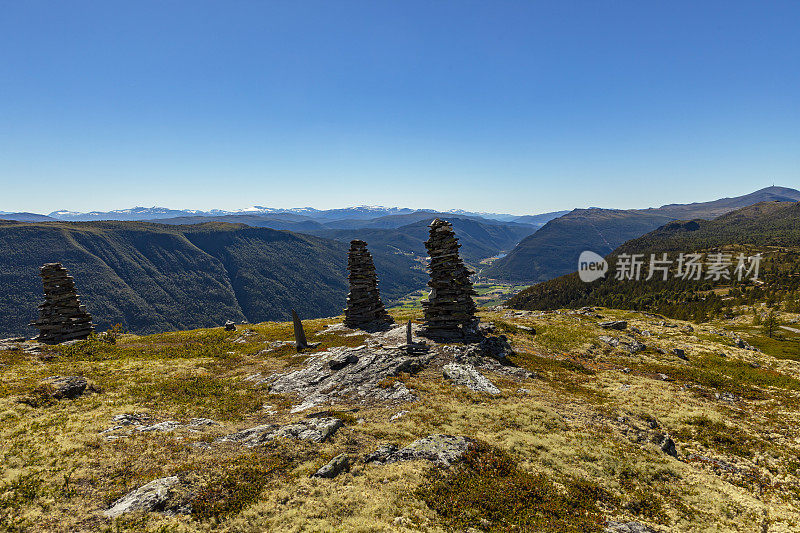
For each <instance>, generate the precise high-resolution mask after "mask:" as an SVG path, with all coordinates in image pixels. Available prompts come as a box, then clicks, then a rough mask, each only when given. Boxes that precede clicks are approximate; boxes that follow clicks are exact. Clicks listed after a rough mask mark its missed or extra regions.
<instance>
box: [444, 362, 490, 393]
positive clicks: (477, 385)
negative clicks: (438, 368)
mask: <svg viewBox="0 0 800 533" xmlns="http://www.w3.org/2000/svg"><path fill="white" fill-rule="evenodd" d="M442 374H443V375H444V377H445V379H448V380H450V381H452V382H453V383H454V384H456V385H462V386H464V387H467V388H468V389H470V390H473V391H475V392H486V393H488V394H500V389H498V388H497V387H496V386H495V384H494V383H492V382H491V381H489V380H488V379H486V378H485V377H484V376H483V375H482V374H481V373H480V372H478V371H477V370H476V369H475V367H473V366H469V365H461V364H458V363H449V364H446V365H445V366H444V368H442Z"/></svg>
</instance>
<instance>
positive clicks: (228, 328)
mask: <svg viewBox="0 0 800 533" xmlns="http://www.w3.org/2000/svg"><path fill="white" fill-rule="evenodd" d="M225 331H236V324H235V323H234V322H233V320H228V321H227V322H225Z"/></svg>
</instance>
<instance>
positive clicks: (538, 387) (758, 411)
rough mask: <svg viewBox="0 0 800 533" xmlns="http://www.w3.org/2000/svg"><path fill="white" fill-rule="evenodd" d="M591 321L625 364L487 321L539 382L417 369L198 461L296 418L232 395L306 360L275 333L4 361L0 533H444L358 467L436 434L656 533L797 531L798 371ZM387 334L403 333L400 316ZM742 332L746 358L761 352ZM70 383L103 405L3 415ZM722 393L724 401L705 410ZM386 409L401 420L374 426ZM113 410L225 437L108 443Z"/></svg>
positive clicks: (569, 319) (571, 331)
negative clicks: (387, 400)
mask: <svg viewBox="0 0 800 533" xmlns="http://www.w3.org/2000/svg"><path fill="white" fill-rule="evenodd" d="M601 313H602V314H603V315H604V316H605V319H612V318H613V319H625V320H628V322H629V325H631V326H635V327H637V328H639V329H640V330H642V331H645V330H646V331H649V332H650V335H649V336H640V335H637V336H636V337H637V338H638V339H640V340H642V341H643V342H644V343H646V344H647V349H646V350H644V351H642V352H638V353H636V354H630V353H628V352H626V351H625V350H623V349H621V347H617V348H612V347H610V346H608V345H607V344H605V343H604V342H602V341H600V340H598V336H599V335H603V334H605V335H612V336H616V337H624V336H625V335H627V334H629V333H624V332H615V331H611V332H609V331H606V330H602V329H600V328H599V327H598V326H597V322H598V320H597V319H594V318H588V317H584V316H580V315H575V314H570V313H567V312H563V313H558V314H556V313H549V314H537V313H527V314H524V315H522V316H509V315H505V314H504V313H503V312H484V313H483V316H482V319H483V320H484V321H485V322H494V323H496V324H497V325H498V327H499V328H500V329H501V330H503V331H504V332H505V333H506V334H507V335H508V336H509V337H510V339H511V341H512V344H513V345H514V347H515V349H516V350H517V352H518V353H517V355H516V356H515V358H514V361H515V363H516V364H518V365H519V366H522V367H525V368H527V369H528V370H530V371H533V372H535V373H536V374H537V376H538V377H536V378H534V379H530V380H518V379H512V378H508V377H504V376H502V375H498V374H492V373H487V377H489V378H490V379H492V380H493V381H494V382H495V383H496V384H497V385H498V387H499V388H500V389H501V391H502V394H501V395H499V396H496V397H491V396H487V395H483V394H478V393H472V392H469V391H467V390H464V389H461V388H455V387H453V386H452V385H451V384H449V383H448V382H447V381H445V380H444V379H443V378H442V375H441V369H440V367H439V366H432V367H429V368H427V369H425V370H424V371H422V372H421V373H419V374H417V375H415V376H407V377H403V378H402V379H403V380H404V381H405V383H406V384H407V386H409V387H411V388H413V389H415V390H416V391H417V393H418V395H419V398H420V399H419V401H417V402H413V403H410V404H401V405H387V404H375V405H363V404H360V403H353V404H347V403H344V404H342V405H334V406H328V407H326V409H333V410H338V411H342V412H345V413H346V414H347V416H345V417H344V418H346V419H347V422H348V423H347V425H346V426H345V427H344V428H343V429H341V430H340V431H339V432H338V433H336V435H335V436H334V437H333V438H332V439H330V440H329V441H328V442H325V443H323V444H310V443H300V444H298V443H297V442H278V443H274V444H271V445H269V446H266V447H263V448H262V449H254V450H250V449H242V448H240V447H236V446H223V447H215V448H214V449H212V450H205V449H200V448H197V447H194V446H192V443H193V442H195V441H198V440H208V439H209V438H211V437H213V436H215V435H220V434H223V433H229V432H231V431H233V430H237V429H241V428H244V427H250V426H254V425H257V424H262V423H283V422H287V421H291V420H295V419H298V418H302V417H303V415H304V413H298V414H292V413H290V412H289V407H290V406H291V405H293V404H296V403H298V402H297V400H296V399H294V398H291V397H284V396H276V395H270V394H269V391H268V390H267V388H266V387H265V386H257V385H254V383H253V382H252V381H248V380H246V379H245V378H247V377H248V376H252V375H253V374H261V375H262V376H267V375H270V374H272V373H275V372H279V371H283V370H286V369H290V368H299V367H300V366H301V365H302V364H303V361H304V357H298V356H297V355H296V354H295V353H294V351H293V350H292V349H290V348H288V347H284V348H278V349H276V350H272V351H266V352H265V351H264V350H265V349H267V348H268V347H269V345H270V343H271V342H273V341H286V340H289V339H290V338H291V326H290V325H289V324H280V323H266V324H259V325H254V326H248V327H240V329H239V330H238V331H236V332H233V333H227V332H222V331H221V330H196V331H190V332H178V333H167V334H162V335H152V336H146V337H138V336H133V335H127V336H123V337H122V338H120V339H119V340H118V342H117V344H116V345H114V346H111V345H101V344H100V343H94V344H91V345H90V344H87V345H85V346H80V347H73V348H68V349H64V348H59V349H57V350H50V351H47V352H46V353H44V354H42V355H38V356H37V355H26V354H23V353H21V352H0V363H1V364H3V366H2V367H0V454H2V457H3V468H2V472H0V524H2V527H3V528H5V529H6V530H9V531H236V532H249V531H252V532H256V531H348V532H349V531H365V532H366V531H447V530H448V526H447V524H446V522H445V521H443V520H442V518H441V517H440V516H438V515H437V514H436V512H434V511H433V510H431V509H430V508H429V507H428V506H427V505H426V504H425V502H424V501H422V500H421V499H420V498H419V497H418V495H417V492H416V489H417V488H418V487H420V486H421V485H423V484H424V483H426V479H427V477H426V472H427V471H428V469H429V468H430V466H429V465H427V464H423V463H419V462H412V463H399V464H393V465H386V466H375V465H364V464H363V463H362V462H360V458H362V457H363V456H364V454H366V453H368V452H370V451H372V450H373V449H374V448H375V447H376V446H377V445H379V444H382V443H387V442H392V443H395V444H398V445H404V444H408V443H409V442H411V441H413V440H415V439H417V438H419V437H422V436H426V435H428V434H431V433H449V434H454V435H466V436H469V437H472V438H475V439H478V440H480V441H483V442H486V443H488V444H489V445H491V446H494V447H496V448H498V449H500V450H503V451H504V452H507V453H508V454H510V455H511V457H513V459H514V460H515V461H516V463H517V464H518V465H519V467H520V468H521V469H522V470H523V471H525V472H530V473H542V474H545V475H546V476H548V478H550V479H552V480H553V481H554V482H555V483H557V484H558V483H560V482H561V481H563V482H566V481H567V480H570V479H579V480H587V481H589V482H591V483H593V484H595V485H596V486H598V487H601V488H602V489H604V490H606V491H608V492H609V494H611V495H613V498H614V499H615V500H614V501H615V502H616V503H608V502H606V503H602V504H601V508H602V509H603V512H604V514H605V516H606V517H607V518H608V519H610V520H636V521H639V522H642V523H647V524H650V525H652V526H654V527H662V528H664V529H665V530H669V531H763V530H764V529H762V528H764V527H766V528H767V529H766V530H767V531H798V530H800V507H799V505H800V479H799V478H798V474H800V470H799V469H800V460H799V459H798V457H800V454H798V452H800V440H799V439H798V438H797V437H796V435H797V429H798V426H799V425H800V415H798V407H800V400H798V395H800V381H798V380H800V363H798V362H797V361H795V360H792V359H789V358H783V357H782V358H776V357H773V356H771V355H770V354H769V353H758V352H753V351H748V350H742V349H739V348H735V347H733V346H732V342H731V341H730V339H729V338H727V337H723V336H720V335H717V334H716V333H714V331H716V330H719V329H722V328H723V327H725V326H727V327H731V328H733V327H737V328H743V327H744V326H743V325H730V324H721V323H720V324H707V325H703V326H697V325H694V331H688V329H687V328H685V326H686V325H687V324H684V323H681V322H674V321H667V322H668V323H670V322H672V323H674V324H675V325H677V326H678V327H675V328H670V327H665V326H662V325H660V323H661V320H660V319H658V318H653V317H650V316H646V315H642V314H638V313H631V312H621V311H613V310H602V311H601ZM397 318H398V319H400V318H402V319H407V318H419V317H418V315H417V314H415V312H413V311H403V312H402V317H400V316H399V315H398V317H397ZM335 322H336V320H334V319H329V320H315V321H308V322H306V328H307V333H308V335H309V337H310V338H311V337H314V334H315V333H316V332H319V331H321V330H322V329H323V327H324V326H325V325H326V324H332V323H335ZM518 325H525V326H529V327H533V328H535V329H536V331H537V333H536V334H535V335H534V334H531V333H529V332H526V331H524V330H522V329H518V328H516V327H515V326H518ZM740 334H741V335H742V336H743V337H744V338H745V339H746V340H748V342H751V343H753V340H754V339H755V338H756V337H757V336H758V333H757V332H756V331H740ZM363 339H364V337H363V336H350V337H348V336H344V335H341V334H329V335H319V336H317V337H316V338H315V340H322V341H323V345H322V346H321V347H320V348H319V349H324V348H325V347H328V346H335V345H350V346H355V345H358V344H360V343H361V342H363ZM237 341H238V342H237ZM675 347H680V348H684V349H685V350H686V353H687V355H688V359H689V360H688V361H684V360H682V359H679V358H678V357H676V356H674V355H672V354H671V353H670V352H671V349H672V348H675ZM656 348H658V349H661V350H663V351H664V352H666V353H663V354H662V353H659V352H658V351H657V350H656ZM720 352H725V353H726V355H727V357H724V358H723V357H720V356H719V355H718V354H719V353H720ZM798 359H800V354H799V357H798ZM751 363H753V364H754V365H751ZM755 365H757V368H754V366H755ZM659 373H662V374H666V375H668V376H670V379H672V380H671V381H664V380H663V379H661V378H659V377H658V374H659ZM75 374H80V375H85V376H86V377H87V378H88V379H89V380H90V381H91V382H92V383H94V384H95V385H96V386H97V387H98V388H99V389H100V390H101V392H99V393H92V394H88V395H85V396H83V397H81V398H79V399H76V400H62V401H59V402H56V403H54V404H52V405H46V406H41V407H36V408H34V407H30V406H28V405H26V404H24V403H20V402H19V400H20V398H23V397H24V396H25V395H26V394H29V393H30V391H31V390H32V389H33V388H34V387H35V386H36V385H37V384H38V383H39V382H40V381H41V380H42V379H44V378H45V377H48V376H52V375H75ZM722 393H728V394H731V395H733V396H731V397H720V398H718V397H717V394H722ZM726 398H728V400H731V399H732V400H731V401H727V400H726ZM401 409H408V410H409V411H410V413H409V414H408V415H406V416H405V417H403V418H400V419H399V420H398V421H395V422H389V418H390V417H391V416H392V415H393V414H394V413H396V412H398V411H399V410H401ZM122 413H146V414H148V415H149V416H150V417H151V419H152V420H153V421H163V420H177V421H180V422H185V421H187V420H189V419H190V418H193V417H208V418H212V419H214V420H217V421H219V422H220V423H221V426H219V427H211V428H209V429H207V430H204V431H202V432H200V433H192V432H187V431H185V430H176V431H174V432H172V433H158V432H149V433H141V434H134V435H132V436H129V437H124V438H120V439H116V440H108V439H106V435H104V434H101V433H100V432H101V431H102V430H104V429H106V428H108V427H109V426H112V425H113V424H112V417H113V416H115V415H118V414H122ZM648 420H657V424H658V427H657V428H656V429H654V428H651V427H650V426H649V425H648ZM656 433H664V434H671V435H672V436H673V438H674V440H675V442H676V445H677V448H678V452H679V458H678V459H676V458H673V457H670V456H668V455H666V454H664V453H663V452H662V451H661V450H660V448H659V447H658V445H657V444H655V443H653V442H651V440H650V439H651V437H652V436H653V435H654V434H656ZM339 453H347V454H348V455H349V456H350V457H351V458H352V459H353V461H354V463H353V466H352V468H351V470H350V472H349V473H345V474H343V475H340V476H339V477H337V478H336V479H334V480H319V479H312V478H310V477H309V474H310V473H312V472H313V471H315V470H316V468H318V467H319V466H320V465H321V464H323V463H324V461H325V460H327V459H329V458H331V457H333V456H335V455H337V454H339ZM241 464H246V465H256V466H257V467H258V468H261V467H262V466H264V465H272V466H274V467H275V468H273V469H272V470H269V473H268V474H264V476H263V479H262V480H261V481H260V482H259V483H258V484H256V485H254V486H253V487H250V488H249V489H248V490H250V491H251V492H253V494H248V495H247V496H248V497H247V498H244V499H242V502H243V503H242V505H240V506H239V507H231V509H233V510H232V511H230V512H229V513H227V514H224V513H223V514H222V515H220V516H219V517H216V518H204V519H201V518H199V517H192V516H176V517H167V516H163V515H160V514H158V513H151V514H148V515H143V516H129V517H124V518H121V519H117V520H116V521H113V522H112V521H109V520H107V519H105V518H103V517H102V514H101V512H102V510H103V509H105V508H106V507H107V506H108V505H109V503H110V502H111V501H113V500H114V499H115V498H117V497H119V496H121V495H122V494H124V493H126V492H127V491H129V490H132V489H134V488H136V487H138V486H141V485H142V484H144V483H146V482H148V481H151V480H152V479H155V478H159V477H163V476H167V475H173V474H180V475H181V476H185V477H186V478H187V479H192V480H194V482H195V483H196V484H197V486H199V487H202V486H210V485H213V484H214V483H219V479H221V476H223V475H227V474H228V473H235V471H236V470H235V469H236V468H238V467H237V466H236V465H241ZM720 465H722V466H720ZM256 471H259V470H256ZM264 471H265V472H267V470H264ZM231 475H233V474H231ZM560 480H561V481H560ZM204 484H205V485H204ZM498 527H499V526H497V524H495V525H489V526H486V528H487V529H488V530H502V528H500V529H498ZM493 528H494V529H493Z"/></svg>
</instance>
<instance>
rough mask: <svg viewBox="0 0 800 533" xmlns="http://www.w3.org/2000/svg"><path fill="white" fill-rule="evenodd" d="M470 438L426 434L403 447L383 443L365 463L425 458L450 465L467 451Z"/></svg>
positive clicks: (442, 464) (441, 464)
mask: <svg viewBox="0 0 800 533" xmlns="http://www.w3.org/2000/svg"><path fill="white" fill-rule="evenodd" d="M471 443H472V440H471V439H468V438H467V437H458V436H453V435H441V434H437V435H428V436H427V437H423V438H421V439H418V440H415V441H414V442H412V443H411V444H409V445H408V446H406V447H405V448H401V449H398V448H397V446H395V445H393V444H384V445H383V446H381V447H379V448H378V449H377V450H375V451H374V452H373V453H371V454H369V455H367V456H366V457H365V458H364V462H365V463H373V462H375V463H381V464H385V463H395V462H398V461H415V460H425V461H430V462H432V463H435V464H437V465H439V466H450V465H451V464H453V463H455V462H456V461H458V460H459V459H460V458H461V456H462V455H464V453H465V452H466V451H467V448H469V445H470V444H471Z"/></svg>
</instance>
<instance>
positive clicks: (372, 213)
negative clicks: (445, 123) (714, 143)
mask: <svg viewBox="0 0 800 533" xmlns="http://www.w3.org/2000/svg"><path fill="white" fill-rule="evenodd" d="M419 212H423V213H425V212H427V213H445V214H447V215H451V216H452V215H456V216H461V217H468V218H473V217H478V218H486V219H492V220H497V221H501V222H516V221H517V220H516V219H519V218H525V217H520V216H518V215H509V214H501V213H477V212H471V211H464V210H462V209H454V210H450V211H443V212H442V211H432V210H427V209H410V208H407V207H383V206H368V205H362V206H354V207H344V208H341V209H315V208H313V207H296V208H291V209H283V208H274V207H264V206H258V205H257V206H253V207H249V208H246V209H238V210H234V211H225V210H221V209H212V210H210V211H202V210H195V209H169V208H166V207H133V208H131V209H118V210H114V211H90V212H86V213H82V212H77V211H66V210H62V211H53V212H52V213H49V214H48V215H47V216H48V217H50V218H52V219H55V220H67V221H72V222H87V221H99V220H156V219H168V218H177V217H221V216H244V215H249V216H266V217H268V218H272V219H286V220H293V221H296V222H299V221H302V220H325V221H331V220H370V219H375V218H378V217H386V216H396V215H411V214H413V213H419ZM2 214H9V213H3V212H0V215H2ZM553 215H554V216H559V214H555V213H554V214H553ZM554 216H553V217H550V218H554ZM534 217H541V219H542V220H537V221H536V222H534V223H538V222H542V223H544V222H546V221H547V220H549V218H547V217H548V214H543V215H534ZM544 219H546V220H544ZM523 223H528V222H523Z"/></svg>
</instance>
